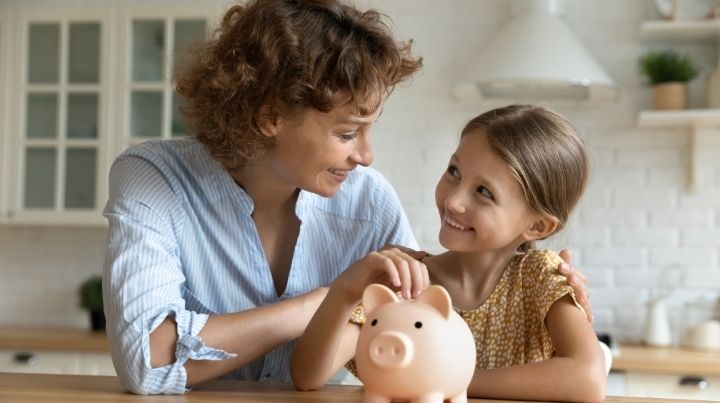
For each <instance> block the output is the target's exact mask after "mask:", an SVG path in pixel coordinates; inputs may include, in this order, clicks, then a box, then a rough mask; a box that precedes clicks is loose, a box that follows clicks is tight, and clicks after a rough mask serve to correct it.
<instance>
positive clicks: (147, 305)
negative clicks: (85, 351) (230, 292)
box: [103, 157, 234, 394]
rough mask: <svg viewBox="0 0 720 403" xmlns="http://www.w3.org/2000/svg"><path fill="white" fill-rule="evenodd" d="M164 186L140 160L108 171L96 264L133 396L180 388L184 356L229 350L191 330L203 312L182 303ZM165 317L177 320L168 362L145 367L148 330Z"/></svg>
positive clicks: (168, 190)
mask: <svg viewBox="0 0 720 403" xmlns="http://www.w3.org/2000/svg"><path fill="white" fill-rule="evenodd" d="M172 186H173V184H172V183H171V182H170V181H169V180H168V179H167V178H165V177H164V176H163V175H162V173H161V172H160V171H158V170H157V169H155V168H154V167H153V164H152V163H151V162H149V161H146V160H143V159H141V158H133V157H126V158H122V157H121V158H120V159H118V160H117V161H116V162H115V164H114V165H113V168H112V170H111V173H110V194H109V200H108V203H107V205H106V207H105V211H104V215H105V217H106V218H107V219H108V223H109V232H108V240H107V250H106V258H105V264H104V270H103V298H104V304H105V314H106V316H107V334H108V339H109V341H110V345H111V352H112V358H113V363H114V365H115V370H116V371H117V374H118V377H119V379H120V382H121V384H122V385H123V387H125V388H126V389H128V390H130V391H131V392H134V393H139V394H161V393H167V394H171V393H183V392H185V391H186V384H187V373H186V372H185V368H184V364H185V362H186V361H187V360H188V359H195V360H222V359H228V358H232V357H233V356H234V355H233V354H228V353H226V352H224V351H222V350H218V349H214V348H211V347H209V346H207V345H205V344H204V342H203V341H202V339H201V338H200V337H199V336H198V333H199V332H200V330H201V329H202V328H203V326H204V325H205V323H206V321H207V320H208V315H207V314H203V313H197V312H193V311H190V310H187V309H185V301H184V299H183V286H184V283H185V275H184V274H183V268H182V264H181V259H180V251H179V248H178V246H177V241H176V239H177V234H176V231H177V224H178V222H177V220H178V219H177V217H176V216H174V214H173V209H174V208H175V206H176V205H177V203H178V200H177V199H176V195H175V193H174V192H173V191H172ZM168 316H171V317H173V318H174V320H175V322H176V323H177V334H178V341H177V345H176V350H175V351H176V353H175V357H176V360H175V362H174V363H172V364H170V365H167V366H164V367H158V368H152V366H151V364H150V343H149V342H150V333H152V332H153V331H154V330H155V329H156V328H157V327H158V326H159V325H160V324H161V323H162V322H163V320H164V319H165V318H166V317H168Z"/></svg>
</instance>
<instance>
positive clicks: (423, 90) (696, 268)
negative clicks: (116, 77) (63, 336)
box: [0, 0, 720, 340]
mask: <svg viewBox="0 0 720 403" xmlns="http://www.w3.org/2000/svg"><path fill="white" fill-rule="evenodd" d="M64 1H66V2H68V3H82V1H84V0H64ZM155 1H156V2H161V1H159V0H155ZM106 2H107V3H112V2H113V1H111V0H106ZM187 2H188V3H190V2H191V1H190V0H187ZM207 2H208V3H213V2H212V1H207ZM357 2H358V3H361V4H370V5H372V6H374V7H377V8H379V9H381V10H382V11H384V12H385V13H386V14H388V15H389V16H391V17H392V18H393V20H394V22H395V28H396V29H397V31H398V33H399V35H400V36H401V37H403V38H413V39H414V40H415V46H416V50H417V52H418V53H419V54H421V55H422V56H424V58H425V67H424V69H423V71H422V72H421V73H420V74H419V75H418V76H417V77H416V78H415V79H413V80H412V82H410V83H408V84H404V85H401V86H400V87H398V88H397V89H396V91H395V93H394V94H393V95H392V96H391V98H390V99H389V101H388V102H387V104H386V108H385V111H384V112H383V116H382V117H381V119H380V122H379V123H378V125H377V127H376V129H375V132H374V134H373V136H374V141H375V148H376V163H375V166H376V168H378V169H379V170H381V171H382V172H384V173H385V174H386V176H387V177H388V179H389V180H390V181H391V182H392V183H393V184H394V185H395V186H396V188H397V190H398V193H399V195H400V197H401V199H402V201H403V203H404V205H405V206H406V209H407V212H408V215H409V217H410V220H411V222H412V224H413V228H414V230H415V233H416V235H417V237H418V239H419V241H420V242H421V244H422V245H423V246H424V247H425V248H426V249H428V250H430V251H439V250H441V247H440V246H439V245H438V243H437V229H438V219H437V217H436V214H437V213H436V211H435V206H434V200H433V199H434V197H433V192H434V186H435V182H436V181H437V179H438V177H439V175H440V174H441V172H442V170H443V169H444V168H445V164H446V163H447V159H448V157H449V155H450V153H451V152H452V151H453V150H454V147H455V146H456V142H457V138H458V132H459V130H460V128H461V127H462V126H463V124H464V123H465V122H466V121H467V120H468V119H470V118H471V117H473V116H474V115H476V114H478V113H480V112H482V111H484V110H487V109H489V108H490V107H491V106H493V105H491V104H479V103H472V102H460V101H457V100H455V99H454V98H453V97H452V96H451V95H450V94H451V92H450V91H451V88H452V86H453V84H454V82H455V80H456V79H457V78H458V77H459V75H460V74H462V73H463V71H464V70H465V69H466V68H467V67H468V66H469V65H470V64H472V63H474V61H475V60H476V59H477V58H479V57H481V56H482V46H483V45H484V44H485V43H486V42H487V41H488V39H489V38H490V35H492V33H493V31H494V30H496V29H497V28H498V27H500V26H501V25H502V24H503V22H504V21H505V19H506V18H507V17H508V15H509V11H508V8H507V3H508V2H506V1H503V0H453V1H451V2H441V1H434V0H382V1H380V0H365V1H361V0H358V1H357ZM30 3H35V4H38V5H44V4H48V3H50V2H49V1H47V0H31V1H30ZM53 3H55V2H53ZM226 3H229V1H226ZM565 3H566V4H565V8H566V19H567V21H568V24H569V25H570V26H571V28H572V29H573V30H574V32H575V33H576V34H577V36H578V37H579V39H580V40H581V41H582V42H583V43H584V44H585V45H586V46H587V48H588V49H589V51H590V52H591V53H593V54H594V55H595V57H596V58H597V60H598V61H599V62H600V64H602V65H603V67H604V68H605V69H606V71H607V72H608V73H609V74H610V76H612V77H613V78H614V79H615V80H616V82H617V83H618V85H619V86H620V91H621V97H620V99H619V100H618V101H617V102H614V103H596V104H592V105H590V104H569V103H567V102H566V103H558V104H552V103H546V104H545V105H547V106H550V107H552V108H553V109H556V110H557V111H559V112H561V113H563V114H565V115H566V116H567V117H568V118H569V119H570V120H571V121H572V122H573V123H574V124H575V125H576V126H577V127H578V128H579V130H580V131H581V132H582V134H583V136H584V137H585V139H586V141H587V143H588V145H589V147H590V150H591V153H592V159H593V166H594V172H593V178H592V181H591V184H590V186H589V189H588V192H587V193H586V195H585V198H584V200H583V201H582V203H581V206H580V207H579V208H578V211H577V212H576V213H575V216H574V217H573V220H572V223H571V224H570V225H569V228H568V230H567V232H566V233H565V234H561V235H559V236H556V237H554V239H552V240H550V241H548V242H547V245H550V246H551V247H554V248H560V247H570V248H572V250H573V252H574V256H575V261H576V263H577V265H578V266H579V267H580V268H581V269H582V270H583V271H584V272H585V273H586V274H587V275H588V277H589V278H590V289H591V298H592V301H593V306H594V313H595V317H596V321H595V327H596V330H599V331H610V332H612V333H613V334H615V335H617V336H618V337H619V338H621V339H625V340H638V339H639V338H640V337H641V335H642V323H643V317H644V314H645V304H646V302H647V301H648V299H649V298H650V297H651V296H657V295H661V294H668V295H669V296H670V303H669V304H668V306H669V310H670V313H671V319H672V320H673V321H674V323H680V320H679V318H680V316H681V312H682V311H683V309H684V308H685V306H686V304H687V303H689V302H691V301H695V300H696V299H697V298H700V297H704V298H706V299H707V300H712V299H714V298H717V297H718V295H720V263H719V260H720V259H719V258H718V254H719V253H720V219H719V217H720V161H719V160H720V159H718V158H717V156H718V155H720V138H718V139H712V138H710V139H703V140H704V141H705V144H704V146H703V147H702V152H701V154H700V155H699V156H698V157H699V159H698V161H699V162H700V175H701V176H700V179H699V181H700V183H702V184H703V186H701V187H700V189H699V190H698V192H697V193H696V194H688V193H686V191H685V182H686V178H687V175H688V161H689V159H688V149H687V146H688V144H689V140H688V136H687V133H685V132H684V131H683V130H649V129H638V128H636V118H637V113H638V112H639V111H640V110H642V109H647V108H648V107H649V99H650V95H649V90H648V89H647V88H646V87H645V86H643V85H642V83H641V82H640V79H639V78H638V76H637V67H636V66H637V59H638V57H639V55H641V54H642V53H643V52H644V51H645V50H647V49H650V48H655V49H658V48H663V47H664V46H663V45H662V44H649V43H645V42H642V41H641V39H640V38H639V26H640V24H641V22H642V21H643V20H646V19H654V18H657V14H656V12H655V9H654V2H653V1H652V0H636V1H627V0H605V1H600V0H572V1H565ZM608 27H612V29H608ZM549 46H551V44H549ZM674 47H675V48H677V49H680V50H682V51H683V52H686V53H688V54H690V55H691V56H692V57H693V58H695V59H696V60H697V61H698V62H699V63H700V64H701V66H702V69H703V71H702V74H701V76H700V77H699V78H697V79H696V80H694V81H693V82H692V84H691V91H692V103H693V106H694V107H701V106H703V100H704V99H705V96H706V92H705V89H704V86H705V83H706V79H707V74H708V72H709V71H710V69H712V68H713V67H714V63H715V62H716V60H717V56H718V55H717V48H716V46H715V45H714V44H713V43H712V42H703V43H698V44H694V43H689V44H681V45H677V44H676V45H674ZM68 232H70V233H71V234H70V236H68V235H67V233H68ZM103 239H104V231H103V230H98V229H70V228H31V229H18V228H0V271H1V273H2V277H3V281H0V306H3V307H5V308H4V309H2V310H0V323H2V322H23V323H37V324H44V323H48V322H50V323H67V324H72V325H83V324H84V316H83V315H82V313H81V312H80V311H79V310H78V309H77V308H76V297H75V287H76V285H77V283H79V282H80V281H81V280H82V278H83V277H85V276H86V275H88V274H90V273H94V272H99V271H100V266H101V264H102V247H103V246H102V244H103ZM38 251H43V252H42V253H39V252H38ZM45 251H47V252H45ZM5 279H9V281H5Z"/></svg>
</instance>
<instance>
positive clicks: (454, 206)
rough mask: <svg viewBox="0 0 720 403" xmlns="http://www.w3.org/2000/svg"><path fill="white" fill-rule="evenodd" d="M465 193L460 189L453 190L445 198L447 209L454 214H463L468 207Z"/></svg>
mask: <svg viewBox="0 0 720 403" xmlns="http://www.w3.org/2000/svg"><path fill="white" fill-rule="evenodd" d="M465 206H466V204H465V195H464V193H463V192H461V191H459V189H458V190H454V191H451V192H450V193H449V194H448V196H447V198H446V199H445V209H446V210H448V211H449V212H451V213H454V214H462V213H464V212H465V209H466V207H465Z"/></svg>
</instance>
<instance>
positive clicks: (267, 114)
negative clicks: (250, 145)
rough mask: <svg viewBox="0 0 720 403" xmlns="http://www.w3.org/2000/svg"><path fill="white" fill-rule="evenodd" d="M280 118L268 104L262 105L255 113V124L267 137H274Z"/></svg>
mask: <svg viewBox="0 0 720 403" xmlns="http://www.w3.org/2000/svg"><path fill="white" fill-rule="evenodd" d="M279 123H280V118H279V117H278V115H277V113H275V111H273V108H272V107H271V106H270V105H267V104H265V105H263V106H261V107H260V110H258V113H257V125H258V129H260V133H262V134H263V135H265V136H267V137H275V136H276V135H277V133H278V126H279Z"/></svg>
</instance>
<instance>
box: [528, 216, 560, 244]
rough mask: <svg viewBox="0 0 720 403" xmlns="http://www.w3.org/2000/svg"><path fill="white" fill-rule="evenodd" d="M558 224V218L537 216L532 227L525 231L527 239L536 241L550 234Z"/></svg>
mask: <svg viewBox="0 0 720 403" xmlns="http://www.w3.org/2000/svg"><path fill="white" fill-rule="evenodd" d="M557 226H558V219H557V218H555V217H550V216H538V217H535V221H533V222H532V225H531V226H530V228H528V229H527V230H526V231H525V234H524V235H525V239H526V240H528V241H534V240H537V239H544V238H546V237H548V236H550V235H551V234H552V233H553V232H555V229H556V228H557Z"/></svg>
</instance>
